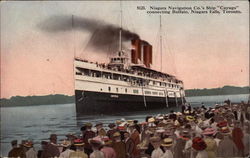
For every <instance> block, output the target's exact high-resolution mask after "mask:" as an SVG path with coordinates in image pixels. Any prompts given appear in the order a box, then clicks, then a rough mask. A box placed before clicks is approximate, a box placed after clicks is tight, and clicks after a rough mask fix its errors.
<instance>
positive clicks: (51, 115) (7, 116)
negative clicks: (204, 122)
mask: <svg viewBox="0 0 250 158" xmlns="http://www.w3.org/2000/svg"><path fill="white" fill-rule="evenodd" d="M186 99H187V101H188V102H190V103H191V105H192V106H193V107H195V106H200V105H201V104H200V103H201V102H204V103H205V105H206V106H211V105H214V104H215V103H222V102H223V101H224V100H227V99H230V100H231V101H232V102H240V101H247V100H248V99H249V94H244V95H223V96H201V97H187V98H186ZM172 109H173V110H175V111H177V110H179V109H180V107H175V108H172ZM170 110H171V109H161V110H155V111H146V112H145V111H143V112H130V113H123V114H122V113H120V114H112V115H89V116H87V115H85V116H76V113H75V105H74V104H59V105H40V106H22V107H2V108H1V133H0V140H1V146H0V150H1V152H0V153H1V154H0V156H1V157H2V156H7V154H8V152H9V150H10V149H11V145H10V142H11V140H14V139H16V140H18V141H19V142H21V140H26V139H29V140H33V142H34V144H35V148H36V150H38V149H39V148H40V142H41V141H42V140H48V137H49V135H50V134H51V133H56V134H58V137H59V139H58V140H59V141H60V139H64V138H65V134H67V133H76V134H77V135H79V134H80V127H81V126H82V125H83V124H84V123H85V122H88V121H91V122H92V123H95V122H100V121H101V122H103V123H104V125H105V126H107V124H108V123H110V122H114V121H115V120H117V119H121V118H125V119H127V120H131V119H137V120H139V121H143V120H144V119H145V116H148V115H156V114H163V113H168V112H169V111H170Z"/></svg>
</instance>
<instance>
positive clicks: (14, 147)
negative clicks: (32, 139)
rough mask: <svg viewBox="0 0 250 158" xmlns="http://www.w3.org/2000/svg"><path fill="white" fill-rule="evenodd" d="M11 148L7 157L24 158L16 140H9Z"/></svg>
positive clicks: (23, 153)
mask: <svg viewBox="0 0 250 158" xmlns="http://www.w3.org/2000/svg"><path fill="white" fill-rule="evenodd" d="M11 146H12V149H11V150H10V152H9V154H8V157H21V158H25V157H26V155H25V152H24V150H23V149H22V148H21V147H18V146H17V140H13V141H11Z"/></svg>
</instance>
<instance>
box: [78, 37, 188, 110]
mask: <svg viewBox="0 0 250 158" xmlns="http://www.w3.org/2000/svg"><path fill="white" fill-rule="evenodd" d="M131 46H132V49H131V51H130V52H125V51H124V50H122V49H121V46H120V49H119V51H117V52H116V53H115V55H114V56H112V57H111V58H110V62H109V63H107V64H100V63H97V62H89V61H87V60H83V59H80V58H75V60H74V68H75V69H74V70H75V103H76V111H77V113H88V114H91V113H113V112H124V111H141V110H149V109H157V108H168V107H170V106H178V105H181V104H183V103H184V102H185V93H184V87H183V82H182V81H181V80H178V79H177V78H176V77H175V76H173V75H170V74H167V73H163V72H160V71H156V70H153V69H152V68H151V67H152V61H153V60H152V57H153V52H152V45H150V44H149V43H147V42H144V41H143V40H141V39H134V40H132V41H131Z"/></svg>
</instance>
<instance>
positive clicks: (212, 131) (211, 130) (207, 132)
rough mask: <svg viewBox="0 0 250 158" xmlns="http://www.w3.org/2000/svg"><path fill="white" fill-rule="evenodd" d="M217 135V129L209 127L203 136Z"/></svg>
mask: <svg viewBox="0 0 250 158" xmlns="http://www.w3.org/2000/svg"><path fill="white" fill-rule="evenodd" d="M215 133H216V131H215V129H214V128H211V127H208V128H206V129H205V130H204V131H203V132H202V134H203V135H214V134H215Z"/></svg>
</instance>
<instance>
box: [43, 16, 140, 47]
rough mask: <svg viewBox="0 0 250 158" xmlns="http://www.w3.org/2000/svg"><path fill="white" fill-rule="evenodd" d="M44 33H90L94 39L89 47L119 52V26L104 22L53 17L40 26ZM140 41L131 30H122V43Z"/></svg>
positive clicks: (80, 18)
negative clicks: (80, 31)
mask: <svg viewBox="0 0 250 158" xmlns="http://www.w3.org/2000/svg"><path fill="white" fill-rule="evenodd" d="M38 27H39V28H40V29H42V30H43V31H46V32H50V33H56V32H65V31H70V30H72V29H74V30H82V31H88V32H90V33H92V37H91V39H90V41H89V43H88V45H89V46H91V47H93V48H95V49H99V50H102V51H105V50H109V51H115V50H118V46H119V29H120V27H119V26H116V25H112V24H108V23H106V22H103V21H99V20H94V19H89V18H84V17H77V16H74V17H73V18H72V17H71V16H53V17H50V18H48V19H46V20H45V21H42V22H41V23H39V24H38ZM132 39H140V36H139V35H138V34H136V33H134V32H131V31H129V30H125V29H123V30H122V41H124V42H126V41H130V40H132Z"/></svg>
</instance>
